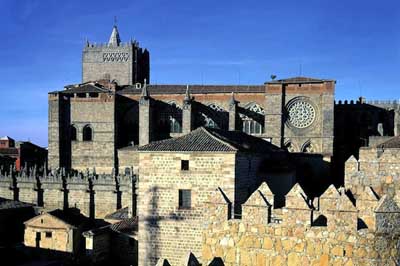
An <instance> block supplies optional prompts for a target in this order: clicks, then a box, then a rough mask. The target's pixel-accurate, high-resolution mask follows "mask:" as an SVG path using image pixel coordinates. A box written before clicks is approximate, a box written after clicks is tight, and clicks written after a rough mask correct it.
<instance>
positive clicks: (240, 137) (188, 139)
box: [138, 127, 281, 154]
mask: <svg viewBox="0 0 400 266" xmlns="http://www.w3.org/2000/svg"><path fill="white" fill-rule="evenodd" d="M138 150H139V151H204V152H216V151H217V152H236V151H243V152H252V153H263V154H265V153H268V152H272V151H281V149H279V148H278V147H276V146H274V145H272V144H271V143H269V142H267V141H265V140H263V139H260V138H257V137H253V136H251V135H247V134H246V133H244V132H241V131H223V130H219V129H211V128H205V127H199V128H197V129H195V130H193V131H191V132H190V133H188V134H186V135H183V136H181V137H177V138H172V139H166V140H161V141H155V142H152V143H150V144H147V145H145V146H142V147H139V148H138Z"/></svg>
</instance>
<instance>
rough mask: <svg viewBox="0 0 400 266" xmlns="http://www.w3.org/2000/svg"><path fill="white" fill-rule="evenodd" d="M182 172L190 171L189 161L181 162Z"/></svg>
mask: <svg viewBox="0 0 400 266" xmlns="http://www.w3.org/2000/svg"><path fill="white" fill-rule="evenodd" d="M181 170H182V171H188V170H189V160H182V161H181Z"/></svg>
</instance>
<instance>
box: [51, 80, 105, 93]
mask: <svg viewBox="0 0 400 266" xmlns="http://www.w3.org/2000/svg"><path fill="white" fill-rule="evenodd" d="M64 88H65V90H62V91H53V92H49V93H58V92H62V93H65V94H73V93H105V92H106V93H107V92H111V90H109V89H107V88H104V87H103V86H102V85H101V84H98V83H95V82H90V83H82V84H76V85H68V86H65V87H64Z"/></svg>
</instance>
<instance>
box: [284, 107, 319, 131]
mask: <svg viewBox="0 0 400 266" xmlns="http://www.w3.org/2000/svg"><path fill="white" fill-rule="evenodd" d="M288 113H289V122H290V124H291V125H292V126H294V127H296V128H307V127H309V126H310V125H311V124H312V123H313V122H314V120H315V109H314V107H313V106H312V105H311V104H310V103H309V102H305V101H296V102H294V103H293V104H291V105H290V106H289V107H288Z"/></svg>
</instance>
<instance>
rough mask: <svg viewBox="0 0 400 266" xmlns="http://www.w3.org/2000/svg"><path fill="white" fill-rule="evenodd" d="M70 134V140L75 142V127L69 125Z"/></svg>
mask: <svg viewBox="0 0 400 266" xmlns="http://www.w3.org/2000/svg"><path fill="white" fill-rule="evenodd" d="M70 134H71V140H72V141H75V140H77V130H76V127H75V126H74V125H71V127H70Z"/></svg>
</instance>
